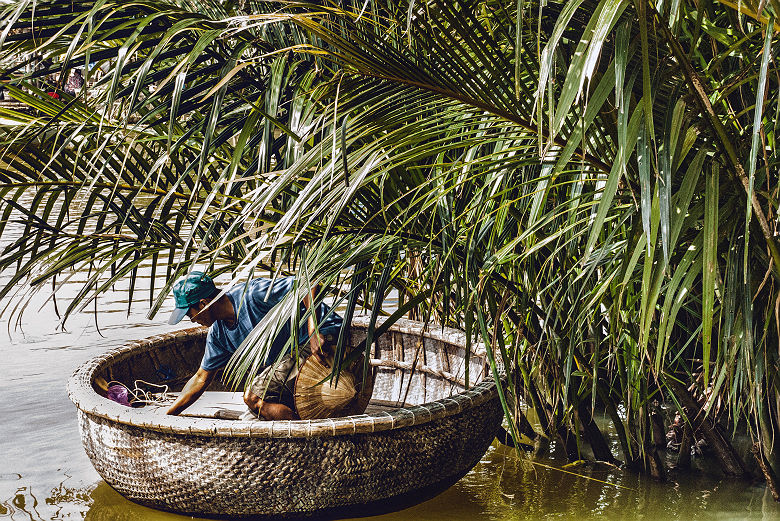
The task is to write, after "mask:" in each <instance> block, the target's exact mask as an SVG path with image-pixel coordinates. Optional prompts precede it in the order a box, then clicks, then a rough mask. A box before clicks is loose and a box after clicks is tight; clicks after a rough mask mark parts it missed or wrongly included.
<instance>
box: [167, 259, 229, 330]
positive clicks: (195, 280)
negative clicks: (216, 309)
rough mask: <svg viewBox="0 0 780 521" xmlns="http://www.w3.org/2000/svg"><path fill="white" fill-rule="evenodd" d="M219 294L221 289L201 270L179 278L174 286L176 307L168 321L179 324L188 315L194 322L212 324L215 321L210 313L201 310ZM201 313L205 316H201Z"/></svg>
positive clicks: (205, 324)
mask: <svg viewBox="0 0 780 521" xmlns="http://www.w3.org/2000/svg"><path fill="white" fill-rule="evenodd" d="M218 294H219V290H218V289H217V288H216V287H215V286H214V281H213V280H211V277H209V276H208V275H206V274H205V273H203V272H200V271H193V272H191V273H190V274H189V275H187V276H186V277H184V278H181V279H179V281H178V282H176V284H174V286H173V298H174V300H175V302H176V309H174V310H173V313H172V314H171V318H170V319H168V323H169V324H178V323H179V322H181V319H183V318H184V317H185V316H188V317H190V319H191V320H192V321H193V322H197V323H198V324H202V325H204V326H210V325H211V324H213V323H214V320H212V319H211V317H210V313H200V312H201V311H203V308H205V307H206V306H207V305H208V303H209V302H211V299H213V298H214V297H216V296H217V295H218ZM199 313H200V315H203V316H200V315H199ZM206 315H209V316H206Z"/></svg>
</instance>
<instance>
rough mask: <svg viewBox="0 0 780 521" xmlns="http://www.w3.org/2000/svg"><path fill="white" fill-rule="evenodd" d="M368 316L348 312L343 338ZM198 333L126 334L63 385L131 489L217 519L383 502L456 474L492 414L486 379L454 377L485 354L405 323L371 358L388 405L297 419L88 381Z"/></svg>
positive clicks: (474, 452)
mask: <svg viewBox="0 0 780 521" xmlns="http://www.w3.org/2000/svg"><path fill="white" fill-rule="evenodd" d="M366 325H367V321H366V320H365V319H362V318H358V319H356V320H355V321H354V322H353V324H352V329H351V335H350V336H351V340H350V342H351V343H352V344H353V345H355V344H356V343H357V342H359V341H360V340H361V339H362V338H364V337H365V328H366ZM204 340H205V330H204V329H200V328H195V329H189V330H184V331H181V332H178V333H175V334H168V335H159V336H155V337H151V338H148V339H144V340H140V341H137V342H133V343H131V344H128V345H127V346H123V347H121V348H118V349H115V350H113V351H110V352H108V353H106V354H105V355H102V356H100V357H97V358H95V359H92V360H90V361H88V362H86V363H85V364H84V365H82V366H81V367H80V368H79V369H77V370H76V372H75V373H74V374H73V376H72V377H71V379H70V381H69V383H68V392H69V395H70V397H71V400H72V401H73V402H74V403H75V404H76V406H77V407H78V409H79V412H78V414H79V426H80V429H81V433H82V441H83V444H84V448H85V450H86V452H87V454H88V456H89V458H90V460H91V461H92V463H93V465H94V466H95V468H96V469H97V471H98V473H99V474H100V475H101V476H102V477H103V479H104V480H105V481H106V482H107V483H108V484H110V485H111V486H112V487H114V488H115V489H116V490H117V491H119V492H120V493H121V494H122V495H124V496H125V497H127V498H128V499H131V500H133V501H136V502H139V503H142V504H146V505H149V506H153V507H156V508H161V509H164V510H170V511H175V512H180V513H186V514H196V515H200V516H213V517H241V516H259V517H265V516H269V517H288V516H296V517H306V516H318V517H319V516H324V515H328V516H337V515H340V513H350V514H360V513H363V512H364V510H363V509H364V508H365V509H370V508H371V509H372V508H374V507H376V508H378V509H380V510H381V509H385V510H386V509H387V505H393V504H396V503H395V502H396V501H397V500H398V499H399V498H407V500H406V502H407V503H408V502H409V501H408V498H409V497H419V498H420V499H423V497H422V495H421V494H423V493H424V492H423V491H426V492H425V493H430V492H431V491H436V490H437V489H439V488H441V487H443V486H446V485H449V484H451V483H453V482H454V481H456V480H457V479H459V478H460V477H462V476H463V475H465V474H466V473H467V472H468V471H469V470H470V469H471V468H472V467H473V466H474V465H475V464H476V463H477V462H478V461H479V459H480V458H481V457H482V455H483V454H484V452H485V451H486V450H487V447H488V446H489V445H490V442H491V441H492V439H493V437H494V435H495V431H496V428H497V427H498V425H499V424H500V422H501V418H502V412H501V406H500V403H499V401H498V397H497V390H496V387H495V384H494V383H493V382H492V381H491V380H486V381H483V382H481V383H478V384H477V385H474V386H472V387H471V388H470V389H466V390H464V389H463V387H462V386H461V385H458V382H463V381H464V380H465V378H466V374H465V373H466V367H469V368H470V370H469V373H470V379H474V378H476V377H477V376H479V372H480V371H479V368H483V367H484V354H481V353H479V352H477V353H471V354H470V356H466V355H465V353H464V350H463V345H464V344H465V339H464V338H463V334H462V333H460V332H458V331H455V330H449V329H442V328H441V327H438V328H436V329H433V328H431V330H430V331H423V329H422V325H421V324H419V323H415V322H411V321H400V322H399V323H396V324H394V325H393V327H392V328H391V329H390V331H388V333H386V334H385V335H383V336H382V337H381V338H380V339H378V340H377V343H376V344H377V345H376V353H375V355H376V358H375V359H374V360H373V361H372V364H373V365H374V366H376V367H377V369H378V371H379V374H378V379H377V384H379V385H378V386H375V391H374V395H375V397H376V396H377V395H378V394H379V395H380V396H379V398H380V399H381V401H382V402H383V403H388V402H390V401H393V400H395V401H400V402H404V401H405V402H406V405H405V406H401V407H398V408H396V409H394V410H389V411H383V412H377V413H373V414H363V415H359V416H348V417H344V418H331V419H324V420H306V421H236V420H220V419H211V418H202V419H201V418H186V417H171V416H164V415H160V414H159V412H158V413H153V412H151V411H148V410H145V409H133V408H129V407H124V406H122V405H119V404H117V403H115V402H112V401H110V400H108V399H105V398H103V397H101V396H100V395H98V394H97V392H96V391H95V389H94V388H93V385H94V382H95V379H96V378H105V379H106V380H109V379H113V378H115V377H117V376H119V375H120V374H121V375H123V376H124V377H125V378H138V377H142V376H147V377H148V375H149V374H153V373H154V370H155V367H154V366H155V364H156V365H160V364H161V361H163V362H164V361H166V360H172V359H174V358H176V357H180V358H181V359H182V360H183V359H185V358H187V359H192V358H193V356H194V354H197V353H200V354H202V345H203V342H204ZM144 353H145V354H144ZM142 355H143V356H142ZM166 357H167V358H166ZM171 357H174V358H171ZM149 359H151V362H150V361H149ZM383 360H386V361H387V362H389V363H387V364H385V363H384V362H383ZM197 361H199V359H197V358H196V359H195V360H194V361H193V362H191V363H193V364H195V367H196V366H197ZM145 365H148V366H149V367H145ZM404 367H406V368H404ZM193 370H194V369H193ZM410 390H411V391H410ZM365 513H369V511H368V510H366V511H365Z"/></svg>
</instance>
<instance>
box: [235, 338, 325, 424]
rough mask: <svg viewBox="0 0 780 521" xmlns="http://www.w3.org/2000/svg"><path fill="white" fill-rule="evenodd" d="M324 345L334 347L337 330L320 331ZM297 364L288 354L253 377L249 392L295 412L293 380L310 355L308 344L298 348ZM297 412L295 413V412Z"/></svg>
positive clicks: (291, 355) (293, 354)
mask: <svg viewBox="0 0 780 521" xmlns="http://www.w3.org/2000/svg"><path fill="white" fill-rule="evenodd" d="M321 333H322V334H323V338H324V340H325V345H330V346H334V345H335V343H336V341H337V340H338V329H336V330H335V331H330V330H328V331H325V330H322V331H321ZM297 354H298V357H299V360H300V361H299V362H298V363H296V360H295V353H288V354H286V355H285V356H284V357H282V359H281V360H280V361H279V364H271V365H269V366H268V367H266V368H265V369H263V371H262V372H261V373H260V374H258V375H257V376H255V378H254V379H253V380H252V384H251V385H250V386H249V390H250V391H252V393H253V394H255V395H256V396H260V397H262V399H263V400H264V401H267V402H270V403H281V404H284V405H286V406H287V407H289V408H290V409H292V410H293V411H295V410H296V409H295V380H296V379H297V378H298V369H299V368H300V365H301V364H303V362H305V361H306V359H307V358H308V357H309V356H310V355H311V349H310V348H309V343H308V342H306V343H303V344H301V345H300V346H298V353H297ZM296 412H297V411H296Z"/></svg>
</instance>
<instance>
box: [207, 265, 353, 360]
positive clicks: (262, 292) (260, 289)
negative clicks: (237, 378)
mask: <svg viewBox="0 0 780 521" xmlns="http://www.w3.org/2000/svg"><path fill="white" fill-rule="evenodd" d="M294 280H295V277H285V278H282V279H276V281H272V280H271V279H263V278H258V279H254V280H251V281H249V284H248V285H245V284H243V283H242V284H237V285H236V286H234V287H232V288H230V289H229V290H227V291H226V292H225V295H227V297H228V298H229V299H230V302H231V303H232V304H233V309H234V310H235V311H236V322H235V324H234V325H233V327H232V328H229V327H227V326H226V325H225V323H224V321H222V320H217V321H216V322H214V323H213V324H212V325H211V327H210V328H209V332H208V335H207V336H206V352H205V353H204V354H203V361H202V362H201V363H200V367H201V368H202V369H205V370H206V371H214V370H216V369H220V368H222V367H225V366H226V365H227V363H228V360H229V359H230V357H231V356H232V355H233V353H235V352H236V350H237V349H238V347H239V346H240V345H241V342H243V341H244V339H245V338H246V337H247V336H248V335H249V333H250V331H252V329H253V328H254V327H255V326H256V325H257V324H258V323H259V322H260V320H262V319H263V317H264V316H265V315H266V313H268V312H269V311H270V310H271V308H273V307H274V306H275V305H276V304H277V303H278V302H280V301H281V300H282V298H283V297H284V295H285V294H287V292H288V291H290V289H292V286H293V281H294ZM272 282H273V286H272V285H271V284H272ZM269 288H270V291H269ZM329 310H330V308H329V307H328V306H326V305H325V304H320V306H319V307H318V308H317V319H318V320H322V317H324V316H325V314H326V313H327V312H328V311H329ZM304 312H305V308H304V307H303V305H301V316H303V313H304ZM342 323H343V319H342V318H341V317H340V316H338V315H337V314H336V313H331V314H330V315H328V317H327V318H326V319H325V320H323V321H322V322H321V323H320V324H318V329H319V331H320V333H321V334H322V335H324V336H325V337H330V340H331V341H333V342H335V341H336V340H338V334H339V329H340V328H341V324H342ZM289 339H290V324H289V322H288V323H287V324H286V325H285V326H284V328H283V329H282V330H281V331H280V332H279V334H278V335H277V337H276V338H275V339H274V342H273V344H272V345H271V349H270V351H269V352H268V355H267V356H266V359H265V362H264V364H263V367H266V366H268V365H270V364H271V363H273V362H274V361H275V360H276V359H277V358H278V356H279V354H280V353H281V352H282V349H283V348H284V345H285V344H286V343H287V341H288V340H289ZM298 339H299V341H300V343H301V344H304V343H306V342H308V341H309V334H308V328H307V327H306V324H304V325H303V326H302V327H301V328H300V330H299V332H298Z"/></svg>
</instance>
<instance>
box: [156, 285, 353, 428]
mask: <svg viewBox="0 0 780 521" xmlns="http://www.w3.org/2000/svg"><path fill="white" fill-rule="evenodd" d="M294 280H295V278H294V277H286V278H282V279H278V280H275V281H272V280H270V279H263V278H258V279H254V280H251V281H249V283H248V284H247V285H245V284H243V283H241V284H238V285H236V286H234V287H233V288H231V289H229V290H227V291H226V292H225V294H224V295H222V296H220V297H219V298H216V297H217V296H218V295H219V293H220V291H219V290H218V289H217V288H216V287H215V286H214V282H213V281H212V280H211V278H210V277H209V276H208V275H206V274H205V273H202V272H200V271H193V272H191V273H190V274H189V275H187V276H186V277H184V278H183V279H181V280H179V281H178V282H177V283H176V284H175V285H174V288H173V295H174V299H175V301H176V309H174V310H173V313H172V314H171V318H170V319H169V320H168V323H169V324H177V323H178V322H180V321H181V320H182V319H183V318H184V317H185V316H188V317H189V318H190V320H191V321H193V322H196V323H198V324H201V325H203V326H207V327H209V332H208V335H207V337H206V350H205V353H204V355H203V360H202V361H201V365H200V368H199V369H198V372H196V373H195V374H194V375H193V376H192V378H190V380H189V381H188V382H187V384H186V385H185V386H184V389H182V391H181V394H180V395H179V397H178V398H177V399H176V401H175V402H174V403H173V405H171V406H170V408H169V409H168V411H167V413H168V414H174V415H176V414H180V413H181V412H182V411H184V410H185V409H186V408H187V407H189V406H190V405H191V404H192V403H193V402H195V400H197V399H198V398H199V397H200V396H201V394H203V392H204V391H205V390H206V389H207V388H208V386H209V384H211V382H212V381H213V380H214V376H216V373H217V371H218V370H219V369H222V368H223V367H225V366H226V365H227V363H228V360H229V359H230V357H231V356H232V354H233V353H234V352H235V351H236V350H237V349H238V347H239V346H240V345H241V342H243V341H244V339H245V338H246V337H247V335H248V334H249V333H250V332H251V331H252V329H253V328H254V327H255V326H256V325H257V324H258V323H259V322H260V320H262V318H263V317H264V316H265V315H266V314H267V313H268V312H269V311H270V310H271V308H273V307H274V305H276V304H277V303H278V302H280V301H281V300H282V298H283V297H284V295H285V294H287V292H289V291H290V290H291V289H292V286H293V283H294ZM312 297H313V295H307V297H305V298H304V306H305V308H306V309H308V308H309V303H310V302H311V299H312ZM328 311H329V309H328V307H327V306H325V305H324V304H321V305H320V306H319V307H318V308H317V316H318V318H320V319H321V318H322V317H324V316H325V315H326V314H327V312H328ZM341 325H342V319H341V317H340V316H338V315H336V314H335V313H331V314H330V315H329V316H328V317H327V318H326V319H325V320H324V321H323V322H322V323H321V324H320V325H319V334H315V330H316V328H315V321H314V317H313V316H310V317H309V320H308V322H307V327H306V328H302V331H299V339H300V340H301V345H300V346H299V351H300V352H301V353H302V354H303V355H304V356H307V355H309V354H312V353H313V354H314V355H315V356H317V357H318V358H320V359H322V358H323V357H324V355H323V353H322V348H323V345H324V344H325V343H328V344H331V343H333V342H335V340H336V339H338V333H339V330H340V328H341ZM290 336H291V333H290V325H289V323H288V324H287V325H286V326H285V327H284V328H283V329H282V331H281V332H280V333H279V335H278V336H277V337H276V338H275V339H274V342H273V344H272V345H271V349H270V350H269V353H268V355H267V357H266V359H265V363H264V368H265V369H264V370H263V371H262V372H261V373H260V375H258V376H257V377H255V379H254V380H253V382H252V385H251V386H250V387H249V388H248V389H247V390H246V391H245V393H244V403H246V404H247V407H249V409H250V411H252V412H253V413H254V414H256V415H258V416H259V417H260V418H264V419H267V420H292V419H297V418H298V415H297V413H296V412H295V405H294V400H293V394H292V393H293V390H294V380H295V377H296V376H297V366H298V364H297V363H296V362H297V360H295V356H294V354H293V353H290V352H288V353H287V354H286V355H285V356H284V357H283V358H282V360H281V363H280V364H279V366H278V367H277V368H274V367H273V363H274V362H275V361H276V360H277V358H278V357H279V355H280V354H281V352H282V349H283V348H284V346H285V344H286V343H287V342H288V340H289V338H290Z"/></svg>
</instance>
